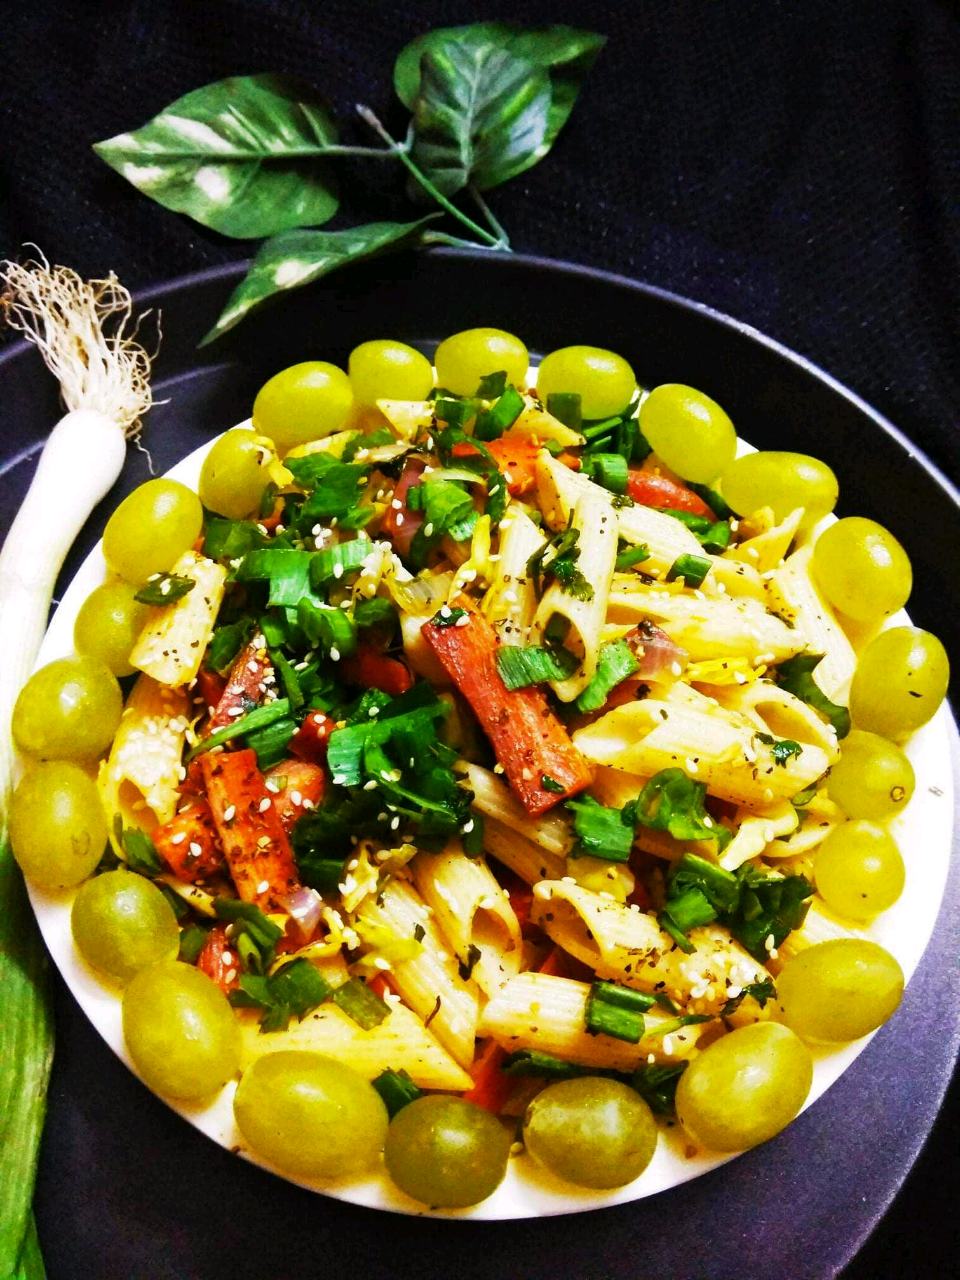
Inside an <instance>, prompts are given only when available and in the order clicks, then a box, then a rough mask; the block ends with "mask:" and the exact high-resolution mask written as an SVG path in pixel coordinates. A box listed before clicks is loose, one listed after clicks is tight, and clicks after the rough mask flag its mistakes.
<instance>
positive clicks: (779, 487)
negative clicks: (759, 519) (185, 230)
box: [720, 449, 839, 527]
mask: <svg viewBox="0 0 960 1280" xmlns="http://www.w3.org/2000/svg"><path fill="white" fill-rule="evenodd" d="M720 489H721V492H722V493H723V496H724V498H726V500H727V502H728V503H729V504H730V506H731V507H733V509H734V511H736V513H737V515H741V516H749V515H752V514H753V513H754V511H759V510H760V508H761V507H770V508H771V509H772V511H773V514H774V518H775V519H776V520H778V521H779V520H785V519H786V518H787V516H788V515H789V514H790V512H791V511H796V509H797V507H803V508H804V518H803V524H804V525H805V526H807V527H809V526H810V525H813V524H816V523H817V521H818V520H821V519H822V518H823V517H824V516H825V515H827V514H828V513H829V512H831V511H832V510H833V508H834V507H835V506H836V505H837V496H838V493H839V488H838V486H837V477H836V476H835V475H834V474H833V472H832V471H831V470H830V468H829V467H828V466H827V464H826V463H825V462H821V461H820V459H819V458H811V457H808V456H807V454H805V453H782V452H779V451H778V450H775V449H773V450H764V451H761V452H760V453H746V454H744V456H743V457H742V458H737V459H736V461H734V462H731V463H730V465H729V467H727V468H726V470H725V471H724V472H723V473H722V474H721V477H720Z"/></svg>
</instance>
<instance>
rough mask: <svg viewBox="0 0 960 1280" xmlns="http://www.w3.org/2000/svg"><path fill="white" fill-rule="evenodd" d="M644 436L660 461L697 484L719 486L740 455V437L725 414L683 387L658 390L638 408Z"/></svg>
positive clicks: (669, 385)
mask: <svg viewBox="0 0 960 1280" xmlns="http://www.w3.org/2000/svg"><path fill="white" fill-rule="evenodd" d="M640 430H641V431H642V432H643V434H644V436H645V438H646V440H647V443H648V444H649V445H650V448H651V449H652V450H653V451H654V453H655V454H656V455H657V457H659V458H662V459H663V461H664V462H665V463H666V464H667V466H668V467H669V468H670V469H671V470H672V471H676V473H677V475H679V476H683V477H684V479H686V480H692V481H693V482H694V483H695V484H707V483H709V482H710V481H711V480H715V479H716V478H717V476H718V475H719V474H720V472H721V471H723V469H724V468H725V467H727V466H729V464H730V463H731V462H732V461H733V459H734V456H735V455H736V452H737V433H736V431H735V430H734V426H733V423H732V422H731V421H730V419H729V418H728V417H727V415H726V413H724V411H723V409H721V408H720V406H719V405H718V404H717V402H716V401H715V400H711V399H710V397H709V396H705V395H704V394H703V392H702V391H696V390H694V388H693V387H685V386H683V385H682V383H679V382H665V383H664V384H663V385H662V386H660V387H654V389H653V390H652V391H651V392H650V394H649V395H648V396H647V398H646V400H644V402H643V404H642V405H641V406H640Z"/></svg>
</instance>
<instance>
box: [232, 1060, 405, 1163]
mask: <svg viewBox="0 0 960 1280" xmlns="http://www.w3.org/2000/svg"><path fill="white" fill-rule="evenodd" d="M233 1114H234V1116H235V1117H236V1121H237V1126H238V1127H239V1129H240V1132H241V1133H242V1134H243V1136H244V1138H246V1140H247V1142H249V1144H250V1146H251V1147H252V1148H253V1150H254V1151H255V1152H256V1153H257V1155H260V1156H263V1157H264V1159H266V1160H269V1161H271V1162H272V1163H273V1164H275V1165H276V1166H277V1168H278V1169H282V1170H283V1171H284V1172H285V1173H291V1174H293V1175H295V1176H296V1177H300V1178H351V1177H356V1176H357V1175H359V1174H362V1173H367V1172H368V1171H369V1170H370V1169H372V1168H374V1166H375V1165H376V1164H377V1161H378V1160H379V1157H380V1152H381V1151H382V1150H383V1141H384V1138H385V1137H386V1133H387V1123H388V1116H387V1108H386V1107H385V1106H384V1104H383V1101H382V1099H381V1098H380V1095H379V1094H378V1093H377V1091H376V1089H374V1087H373V1085H372V1084H370V1082H369V1080H365V1079H364V1077H363V1076H361V1075H360V1074H359V1073H358V1072H356V1071H354V1070H353V1068H352V1067H348V1066H345V1065H344V1064H343V1063H342V1062H337V1061H335V1059H333V1058H327V1057H325V1056H324V1055H323V1054H320V1053H310V1052H306V1051H301V1050H285V1051H282V1052H279V1053H267V1054H264V1055H263V1057H261V1058H257V1060H256V1061H255V1062H254V1063H253V1065H252V1066H250V1067H248V1068H247V1070H246V1071H245V1072H244V1073H243V1078H242V1080H241V1081H240V1084H239V1086H238V1088H237V1094H236V1097H235V1098H234V1102H233Z"/></svg>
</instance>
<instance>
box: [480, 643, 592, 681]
mask: <svg viewBox="0 0 960 1280" xmlns="http://www.w3.org/2000/svg"><path fill="white" fill-rule="evenodd" d="M577 666H578V659H577V658H576V657H575V656H574V655H573V654H572V653H571V652H570V650H569V649H559V648H557V649H546V648H544V647H543V646H541V645H514V644H503V645H501V646H500V647H499V648H498V649H497V670H498V671H499V673H500V678H501V679H502V680H503V683H504V684H505V685H506V686H507V688H508V689H524V688H526V687H527V685H531V684H542V683H543V682H544V681H547V680H566V678H567V677H568V676H570V675H572V674H573V672H574V671H576V669H577Z"/></svg>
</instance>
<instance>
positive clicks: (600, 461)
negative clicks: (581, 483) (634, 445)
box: [583, 453, 627, 493]
mask: <svg viewBox="0 0 960 1280" xmlns="http://www.w3.org/2000/svg"><path fill="white" fill-rule="evenodd" d="M583 472H584V475H587V476H589V477H590V479H591V480H595V481H596V483H597V484H599V485H602V486H603V488H604V489H609V490H610V492H611V493H626V491H627V460H626V458H625V457H624V456H623V454H622V453H587V454H584V455H583Z"/></svg>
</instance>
